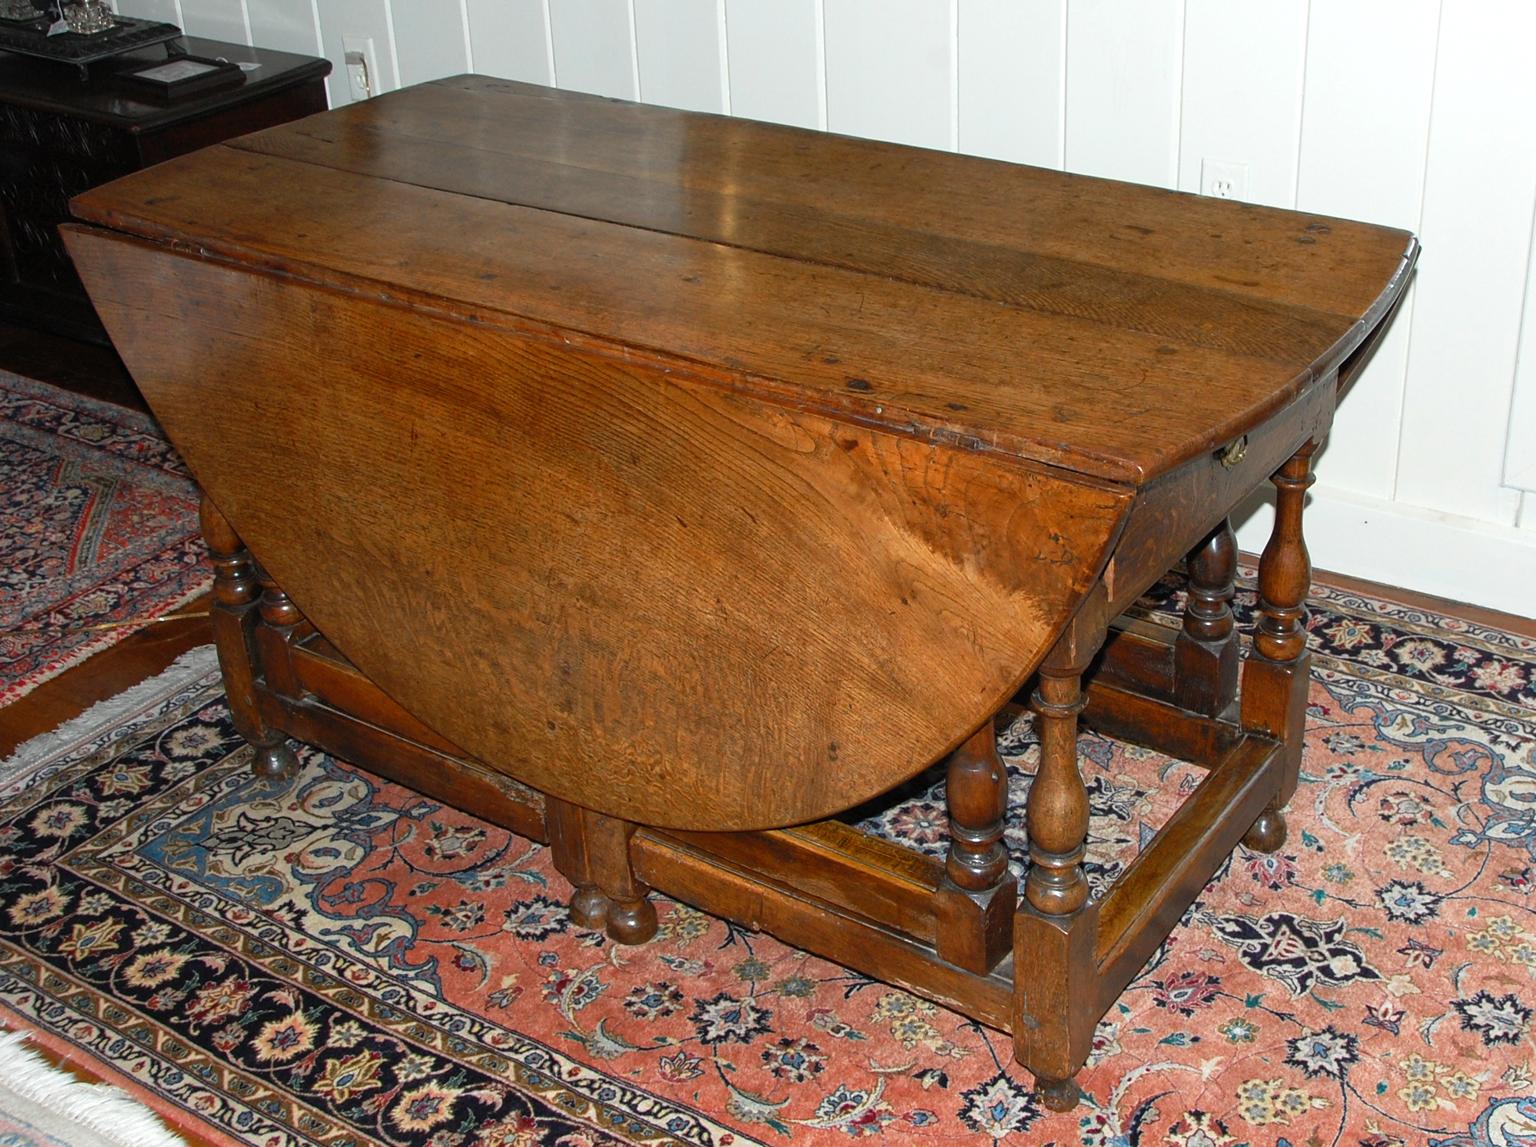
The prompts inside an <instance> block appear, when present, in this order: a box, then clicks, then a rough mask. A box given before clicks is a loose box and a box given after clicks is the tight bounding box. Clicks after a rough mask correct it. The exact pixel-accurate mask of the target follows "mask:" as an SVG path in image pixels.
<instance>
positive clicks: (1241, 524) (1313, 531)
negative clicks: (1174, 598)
mask: <svg viewBox="0 0 1536 1147" xmlns="http://www.w3.org/2000/svg"><path fill="white" fill-rule="evenodd" d="M1273 520H1274V510H1273V505H1272V502H1271V501H1270V500H1269V499H1265V500H1264V501H1262V502H1261V503H1258V504H1257V505H1255V504H1254V503H1249V504H1247V505H1245V506H1244V507H1243V508H1242V509H1240V510H1239V511H1238V512H1237V513H1235V514H1234V515H1233V518H1232V523H1233V525H1234V526H1236V527H1237V540H1238V544H1239V545H1240V546H1241V547H1242V548H1243V549H1245V550H1247V551H1249V552H1251V553H1259V552H1260V551H1261V550H1263V548H1264V543H1265V541H1266V540H1268V538H1269V528H1270V523H1271V522H1272V521H1273ZM1305 530H1306V536H1307V548H1308V550H1310V551H1311V554H1312V564H1313V565H1314V566H1316V567H1317V568H1318V569H1324V570H1332V571H1333V572H1335V573H1341V574H1345V575H1348V576H1349V577H1358V578H1365V579H1367V580H1369V581H1374V582H1380V583H1381V584H1383V585H1389V586H1399V587H1401V588H1403V589H1411V590H1417V591H1419V592H1420V593H1430V594H1435V595H1436V596H1438V597H1448V598H1450V599H1452V600H1453V601H1462V602H1469V603H1470V604H1472V605H1481V606H1485V607H1487V608H1489V609H1498V610H1502V611H1504V612H1505V613H1513V614H1517V615H1519V616H1521V617H1536V530H1529V529H1524V528H1520V527H1516V526H1498V525H1492V524H1490V523H1488V522H1479V521H1476V520H1475V519H1472V518H1461V517H1457V516H1455V515H1453V514H1443V513H1440V512H1438V511H1435V510H1425V509H1420V508H1419V507H1417V506H1405V505H1402V504H1400V503H1397V502H1387V501H1382V500H1380V499H1376V498H1369V497H1365V496H1363V495H1360V494H1353V493H1350V492H1349V491H1346V490H1334V489H1329V488H1327V487H1324V486H1316V487H1313V489H1312V493H1311V497H1310V498H1309V500H1308V503H1307V511H1306V520H1305Z"/></svg>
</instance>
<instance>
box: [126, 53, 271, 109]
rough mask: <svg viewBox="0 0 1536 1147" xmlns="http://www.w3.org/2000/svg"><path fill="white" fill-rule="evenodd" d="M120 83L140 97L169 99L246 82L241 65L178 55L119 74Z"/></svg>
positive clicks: (226, 61) (199, 93)
mask: <svg viewBox="0 0 1536 1147" xmlns="http://www.w3.org/2000/svg"><path fill="white" fill-rule="evenodd" d="M116 81H117V83H118V84H119V85H120V86H122V87H124V88H126V89H128V90H130V91H132V92H133V93H134V94H135V95H137V96H140V97H145V96H147V97H149V98H151V99H156V100H161V101H164V102H170V101H172V100H177V99H181V98H183V97H185V96H190V95H201V94H203V93H206V92H210V91H217V90H219V89H221V88H234V87H239V86H240V85H241V84H243V83H244V82H245V72H244V71H243V70H242V69H241V67H240V65H238V64H232V63H230V62H229V61H228V60H215V59H209V58H208V57H206V56H190V55H175V56H170V57H168V58H167V59H164V60H161V61H157V62H156V63H152V64H140V65H137V66H135V67H134V68H132V69H130V70H127V71H122V72H119V73H117V76H116Z"/></svg>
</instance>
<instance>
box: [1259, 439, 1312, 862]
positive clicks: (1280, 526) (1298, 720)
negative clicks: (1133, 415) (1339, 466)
mask: <svg viewBox="0 0 1536 1147" xmlns="http://www.w3.org/2000/svg"><path fill="white" fill-rule="evenodd" d="M1316 450H1317V443H1315V442H1308V443H1306V444H1305V445H1304V446H1302V448H1301V449H1300V450H1298V451H1296V453H1295V454H1293V455H1292V456H1291V457H1290V459H1289V460H1287V461H1286V463H1285V465H1283V466H1282V467H1280V469H1279V470H1278V471H1276V473H1275V474H1274V476H1273V477H1272V478H1271V479H1270V481H1272V482H1273V483H1274V484H1275V489H1276V491H1277V496H1276V505H1275V524H1274V529H1273V530H1272V531H1271V532H1270V536H1269V543H1268V544H1267V545H1266V546H1265V547H1264V553H1263V555H1262V556H1261V557H1260V559H1259V620H1258V625H1257V628H1256V629H1255V631H1254V636H1253V656H1252V657H1250V658H1249V659H1248V662H1247V665H1246V666H1245V668H1244V671H1243V702H1242V721H1243V725H1244V726H1245V727H1247V728H1252V729H1258V730H1260V731H1262V732H1264V733H1266V734H1268V735H1270V736H1274V737H1277V738H1279V739H1280V740H1281V741H1282V742H1283V743H1284V745H1285V758H1284V759H1285V768H1284V770H1283V773H1282V776H1281V784H1280V789H1279V791H1278V792H1276V794H1275V796H1274V798H1273V799H1272V800H1271V801H1270V803H1269V804H1268V805H1267V806H1266V807H1265V809H1264V811H1263V812H1261V813H1260V814H1259V818H1258V820H1256V821H1255V822H1254V824H1253V827H1252V828H1251V829H1249V830H1248V834H1247V835H1246V836H1245V837H1243V843H1244V844H1246V845H1247V846H1248V847H1249V848H1252V849H1256V850H1258V851H1260V852H1273V851H1275V850H1276V849H1278V848H1280V847H1281V846H1282V845H1283V844H1284V843H1285V838H1286V824H1285V815H1284V813H1283V812H1282V811H1281V810H1282V809H1283V808H1284V807H1285V805H1286V803H1287V802H1288V801H1289V800H1290V799H1291V795H1292V794H1293V793H1294V792H1295V791H1296V782H1297V778H1298V775H1299V773H1300V769H1301V749H1302V738H1303V735H1304V732H1305V723H1306V701H1307V686H1308V684H1309V681H1310V661H1309V658H1308V656H1307V629H1306V622H1307V608H1306V597H1307V590H1308V589H1309V588H1310V587H1311V583H1312V562H1311V559H1310V558H1309V557H1308V555H1307V545H1306V541H1305V539H1304V538H1303V537H1302V531H1301V519H1302V509H1303V506H1304V504H1305V502H1306V494H1307V488H1308V487H1309V486H1311V485H1312V483H1313V481H1314V478H1313V476H1312V455H1313V454H1314V453H1315V452H1316Z"/></svg>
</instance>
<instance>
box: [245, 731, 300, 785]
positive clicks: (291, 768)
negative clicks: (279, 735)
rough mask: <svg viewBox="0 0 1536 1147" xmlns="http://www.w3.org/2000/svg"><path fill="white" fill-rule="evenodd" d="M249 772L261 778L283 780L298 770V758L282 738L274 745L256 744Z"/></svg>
mask: <svg viewBox="0 0 1536 1147" xmlns="http://www.w3.org/2000/svg"><path fill="white" fill-rule="evenodd" d="M254 748H255V749H256V756H255V758H254V759H252V761H251V772H253V773H255V774H256V775H257V776H258V777H260V778H261V779H262V780H267V781H285V780H287V779H288V778H289V777H291V776H293V775H294V774H295V773H297V772H298V771H299V758H298V757H296V756H294V755H293V750H292V749H291V748H289V746H288V741H287V739H286V738H284V739H283V740H281V741H278V742H277V743H276V744H274V745H256V746H254Z"/></svg>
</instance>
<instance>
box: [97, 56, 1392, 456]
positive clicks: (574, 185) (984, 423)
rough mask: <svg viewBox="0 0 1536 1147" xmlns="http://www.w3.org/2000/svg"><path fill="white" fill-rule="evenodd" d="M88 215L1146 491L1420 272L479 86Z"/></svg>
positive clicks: (286, 130)
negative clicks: (1147, 485)
mask: <svg viewBox="0 0 1536 1147" xmlns="http://www.w3.org/2000/svg"><path fill="white" fill-rule="evenodd" d="M74 211H75V213H76V215H77V216H79V217H80V218H82V219H84V220H87V221H90V222H96V223H100V224H104V225H106V226H109V227H112V228H114V229H116V230H118V231H123V232H128V233H130V234H136V235H139V236H142V237H145V238H148V239H152V240H156V241H161V242H170V243H172V244H175V245H178V246H181V245H185V246H186V247H189V248H192V249H196V250H199V251H201V252H204V253H206V254H207V255H209V256H212V257H214V258H217V259H224V260H230V261H235V262H241V263H250V264H255V265H258V266H263V267H267V268H270V269H274V270H277V271H279V272H281V273H285V274H292V275H294V276H297V277H299V278H301V279H305V280H311V281H315V282H319V283H324V284H328V285H333V286H337V287H340V288H341V289H343V290H352V291H358V292H362V293H365V294H367V295H370V296H372V297H379V296H385V297H393V298H398V299H401V300H402V301H404V302H407V303H409V304H410V305H413V306H417V307H420V306H423V305H426V306H429V307H435V308H440V309H442V310H444V311H447V312H450V313H454V314H459V315H462V316H468V317H470V318H471V319H472V320H474V321H480V322H485V323H490V324H494V325H497V326H510V327H513V328H521V329H533V330H535V331H543V332H545V333H548V334H550V335H552V336H553V337H557V338H560V339H563V340H567V341H571V342H574V343H579V344H583V345H586V346H590V347H595V348H597V349H607V350H608V351H610V352H611V353H613V354H616V355H621V356H632V355H640V356H642V357H645V358H646V359H647V360H649V361H652V362H656V363H660V364H661V365H662V366H663V367H664V368H665V369H668V370H672V371H677V372H682V373H685V374H688V375H690V376H692V377H696V378H703V379H706V380H710V381H713V382H716V383H717V384H720V385H723V386H726V387H729V388H732V389H741V390H749V391H752V392H754V393H757V394H759V395H764V396H768V397H770V398H773V399H774V400H776V401H782V402H784V403H786V404H790V405H794V406H796V407H801V408H812V409H817V410H820V411H822V412H824V413H827V414H830V415H832V416H834V417H838V418H844V419H852V420H855V421H858V422H861V423H865V424H872V425H879V426H883V427H886V428H890V429H896V430H898V431H901V432H904V433H908V434H911V435H913V436H915V437H919V438H928V439H932V440H936V441H947V442H952V443H955V444H957V445H961V446H962V447H967V446H968V447H971V448H974V449H981V450H986V451H996V452H1000V453H1002V454H1004V455H1013V456H1016V457H1018V458H1020V459H1024V460H1028V461H1031V462H1034V463H1040V464H1046V465H1050V466H1055V467H1062V468H1065V469H1068V470H1071V471H1075V472H1077V473H1079V474H1082V475H1085V476H1088V477H1090V478H1094V479H1100V480H1107V481H1110V482H1113V483H1117V484H1126V485H1133V486H1135V485H1142V484H1144V483H1146V482H1148V481H1150V480H1151V479H1153V478H1156V477H1158V476H1160V475H1162V474H1164V473H1167V472H1168V471H1169V470H1171V469H1173V468H1175V467H1177V466H1178V465H1180V464H1181V463H1183V462H1186V461H1188V460H1190V459H1191V458H1194V457H1196V456H1198V455H1200V454H1202V453H1205V452H1208V451H1211V450H1216V449H1219V448H1221V447H1222V446H1223V445H1225V444H1226V443H1227V442H1229V441H1231V440H1232V439H1234V438H1236V437H1237V436H1238V435H1240V434H1243V433H1245V432H1246V431H1247V430H1249V429H1250V428H1251V427H1253V426H1255V425H1258V424H1259V423H1260V422H1262V421H1263V419H1264V418H1266V417H1267V416H1269V415H1270V414H1272V413H1273V412H1274V411H1275V410H1277V409H1279V408H1280V407H1281V406H1283V405H1284V404H1285V403H1287V402H1289V401H1290V400H1291V399H1293V398H1295V397H1296V396H1297V395H1298V394H1299V393H1301V392H1302V391H1303V390H1304V389H1305V388H1306V386H1307V385H1308V384H1309V383H1310V382H1312V381H1314V380H1315V379H1317V378H1318V377H1320V376H1322V375H1323V374H1325V373H1326V372H1327V371H1328V370H1330V369H1332V368H1333V367H1336V366H1337V365H1338V364H1339V363H1340V362H1341V361H1342V360H1343V359H1344V358H1345V357H1346V356H1347V355H1348V353H1349V352H1350V351H1351V350H1353V349H1354V348H1355V346H1356V345H1357V344H1358V343H1359V342H1360V340H1361V339H1363V338H1364V337H1365V335H1366V333H1367V332H1368V331H1369V330H1370V329H1371V328H1372V326H1374V324H1375V323H1376V321H1377V320H1378V319H1379V318H1380V317H1381V316H1382V315H1383V314H1384V313H1385V312H1386V311H1387V309H1388V308H1389V307H1390V306H1391V304H1392V302H1393V301H1394V300H1395V299H1396V297H1397V296H1398V295H1399V294H1400V292H1401V291H1402V289H1403V288H1404V286H1405V284H1406V281H1407V278H1408V272H1409V271H1410V270H1411V268H1412V265H1413V262H1414V258H1415V256H1416V252H1417V247H1416V244H1415V242H1414V240H1413V238H1412V236H1410V235H1409V234H1408V233H1407V232H1404V231H1399V230H1394V229H1390V228H1385V227H1376V226H1369V225H1365V224H1360V223H1353V222H1346V221H1342V220H1337V219H1325V218H1321V217H1317V216H1310V215H1303V214H1297V213H1294V212H1289V211H1281V210H1275V209H1270V208H1264V207H1255V206H1251V205H1247V204H1241V203H1235V202H1229V201H1219V200H1212V199H1206V198H1201V197H1197V196H1193V195H1187V194H1180V193H1175V192H1168V191H1162V190H1157V189H1152V188H1146V187H1140V186H1136V185H1132V184H1125V183H1116V182H1111V181H1106V180H1100V179H1093V178H1087V177H1083V176H1074V175H1067V174H1062V173H1059V172H1055V171H1049V170H1042V169H1036V168H1028V167H1019V166H1015V165H1011V164H1004V163H998V162H993V161H989V160H983V159H976V158H971V157H965V156H958V155H953V154H950V153H947V152H938V151H925V150H918V149H912V148H906V147H900V146H897V145H892V144H884V143H877V142H871V141H867V140H857V139H851V138H846V137H841V136H836V135H830V134H824V133H817V132H811V131H804V130H800V129H795V128H787V127H779V126H773V125H768V124H762V123H756V122H752V121H748V120H739V119H732V118H729V117H722V116H709V115H700V114H697V113H687V112H680V111H673V110H670V109H665V108H657V107H648V106H644V105H638V104H632V103H626V102H622V101H616V100H606V99H601V98H599V97H594V96H588V95H582V94H574V93H569V92H560V91H555V90H552V89H548V88H542V87H537V86H532V85H527V84H519V83H512V82H507V81H501V80H494V79H489V78H485V77H476V76H463V77H457V78H454V79H447V80H442V81H439V82H436V83H431V84H426V85H422V86H419V87H415V88H411V89H407V90H404V91H401V92H397V93H391V94H388V95H385V96H382V97H379V98H377V99H373V100H369V101H366V102H363V103H359V104H354V105H352V106H350V107H348V108H346V109H343V110H341V111H339V112H335V113H331V114H329V115H327V116H324V117H316V118H313V119H309V120H301V121H298V122H296V123H293V124H289V125H285V126H282V127H278V128H274V129H271V130H269V131H266V132H262V133H260V134H257V135H254V136H248V137H245V138H243V139H239V140H236V141H232V142H230V143H227V144H224V145H221V146H218V147H214V148H209V149H208V150H206V151H204V152H201V153H199V154H197V155H193V156H189V157H186V158H183V159H178V160H175V161H172V162H171V163H168V164H165V165H162V166H161V167H159V168H157V169H155V170H154V171H153V173H152V174H148V175H145V176H134V177H129V178H127V179H124V180H121V181H119V182H117V183H114V184H112V185H110V186H108V187H104V188H100V189H97V190H93V191H91V192H89V193H87V194H86V195H84V196H82V197H80V198H79V199H77V200H75V202H74ZM167 337H173V336H167Z"/></svg>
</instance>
